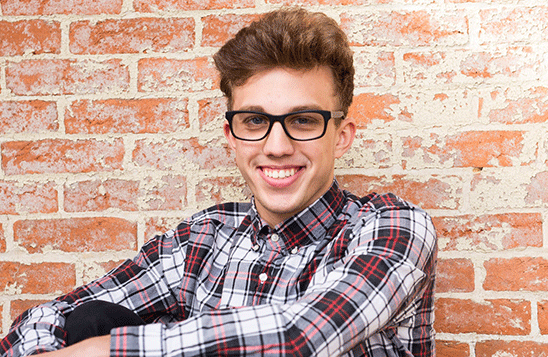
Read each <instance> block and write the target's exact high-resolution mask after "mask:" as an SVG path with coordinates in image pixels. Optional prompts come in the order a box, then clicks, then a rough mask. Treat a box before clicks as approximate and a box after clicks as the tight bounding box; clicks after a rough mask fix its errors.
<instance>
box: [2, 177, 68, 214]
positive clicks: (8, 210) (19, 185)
mask: <svg viewBox="0 0 548 357" xmlns="http://www.w3.org/2000/svg"><path fill="white" fill-rule="evenodd" d="M57 210H58V200H57V189H56V185H55V183H54V182H43V183H37V182H31V181H28V180H27V181H24V182H19V181H0V214H12V215H16V214H25V213H53V212H57Z"/></svg>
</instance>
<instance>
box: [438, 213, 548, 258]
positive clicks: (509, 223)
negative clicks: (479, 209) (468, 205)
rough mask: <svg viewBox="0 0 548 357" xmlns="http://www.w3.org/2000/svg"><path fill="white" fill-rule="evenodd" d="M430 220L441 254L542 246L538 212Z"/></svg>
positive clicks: (540, 222) (540, 218)
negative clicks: (444, 252) (436, 234)
mask: <svg viewBox="0 0 548 357" xmlns="http://www.w3.org/2000/svg"><path fill="white" fill-rule="evenodd" d="M433 221H434V226H435V227H436V232H437V233H438V237H439V239H440V250H442V251H454V250H463V251H467V250H477V251H506V250H509V249H516V248H526V247H542V240H543V237H542V216H541V215H540V214H539V213H510V212H509V213H504V214H502V213H501V214H487V215H482V216H473V215H462V216H457V217H433Z"/></svg>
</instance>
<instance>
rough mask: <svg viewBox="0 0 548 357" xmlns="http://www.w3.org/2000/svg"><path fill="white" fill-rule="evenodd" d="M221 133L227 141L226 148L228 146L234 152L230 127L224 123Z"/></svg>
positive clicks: (234, 140) (233, 141)
mask: <svg viewBox="0 0 548 357" xmlns="http://www.w3.org/2000/svg"><path fill="white" fill-rule="evenodd" d="M223 132H224V134H225V138H226V140H227V141H228V146H230V148H231V149H232V150H236V139H235V138H234V136H232V133H231V132H230V125H229V124H228V122H227V121H225V123H224V125H223Z"/></svg>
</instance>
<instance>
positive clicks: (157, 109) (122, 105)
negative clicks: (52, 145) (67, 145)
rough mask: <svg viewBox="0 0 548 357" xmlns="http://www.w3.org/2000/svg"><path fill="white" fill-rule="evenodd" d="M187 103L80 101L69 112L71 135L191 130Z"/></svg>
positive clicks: (170, 101) (115, 100) (73, 104)
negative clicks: (189, 128)
mask: <svg viewBox="0 0 548 357" xmlns="http://www.w3.org/2000/svg"><path fill="white" fill-rule="evenodd" d="M187 104H188V101H187V100H178V99H171V98H161V99H139V100H122V99H110V100H97V101H90V100H80V101H76V102H74V103H72V104H71V106H70V107H69V108H67V110H66V112H65V127H66V131H67V133H69V134H77V133H86V134H107V133H135V134H143V133H173V132H176V131H180V130H181V129H183V128H188V127H189V121H188V110H187Z"/></svg>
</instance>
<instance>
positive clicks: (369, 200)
mask: <svg viewBox="0 0 548 357" xmlns="http://www.w3.org/2000/svg"><path fill="white" fill-rule="evenodd" d="M436 253H437V241H436V235H435V232H434V227H433V225H432V222H431V220H430V217H429V216H428V215H427V214H426V213H425V212H424V211H423V210H421V209H419V208H417V207H415V206H413V205H412V204H409V203H407V202H405V201H403V200H401V199H399V198H398V197H396V196H394V195H392V194H385V195H378V194H375V193H372V194H370V195H368V196H366V197H363V198H361V199H360V198H358V197H356V196H354V195H352V194H350V193H349V192H347V191H344V190H341V189H340V188H339V186H338V184H337V182H336V181H334V182H333V185H332V186H331V188H330V189H329V190H328V191H327V192H326V193H325V194H324V195H323V196H322V197H321V198H320V199H318V200H317V201H316V202H315V203H314V204H313V205H311V206H310V207H308V208H307V209H305V210H304V211H302V212H301V213H299V214H298V215H296V216H295V217H292V218H290V219H288V220H286V221H285V222H282V223H281V224H279V225H278V226H276V227H274V228H270V227H269V226H268V225H267V224H266V223H265V222H264V221H263V220H261V218H260V217H259V216H258V214H257V211H256V209H255V207H254V202H253V200H252V201H251V202H250V203H228V204H222V205H217V206H214V207H211V208H209V209H206V210H204V211H202V212H200V213H197V214H195V215H194V216H192V217H190V218H189V219H187V220H185V221H183V222H182V223H180V224H179V225H178V226H177V228H176V229H174V230H171V231H169V232H167V233H165V234H163V235H159V236H156V237H154V238H153V239H151V240H150V241H148V242H147V243H146V244H145V245H144V246H143V247H142V249H141V250H140V252H139V254H138V255H137V256H136V257H135V258H134V259H133V260H128V261H126V262H124V263H123V264H121V265H120V266H119V267H117V268H115V269H113V270H112V271H111V272H109V273H108V274H107V275H105V276H104V277H102V278H100V279H98V280H96V281H93V282H91V283H89V284H87V285H84V286H82V287H80V288H77V289H76V290H74V291H72V292H70V293H69V294H67V295H65V296H62V297H60V298H58V299H56V300H54V301H52V302H49V303H46V304H43V305H40V306H38V307H35V308H32V309H30V310H28V311H26V312H25V313H23V314H22V315H21V316H20V317H19V318H17V319H16V321H15V322H14V323H13V325H12V328H11V329H10V331H9V333H8V334H7V336H6V337H5V338H4V339H3V340H2V342H1V343H0V355H1V356H10V357H11V356H28V355H32V354H38V353H41V352H45V351H51V350H56V349H59V348H62V347H63V346H64V345H65V342H64V341H65V336H66V333H65V331H64V330H63V326H64V322H65V316H66V315H67V314H69V313H70V312H71V311H72V310H73V309H74V308H75V306H77V305H79V304H81V303H83V302H86V301H89V300H104V301H110V302H114V303H118V304H121V305H123V306H125V307H128V308H129V309H131V310H133V311H135V312H136V313H137V314H138V315H140V316H141V317H142V318H143V319H144V320H145V321H146V322H147V325H143V326H131V327H121V328H115V329H113V330H112V331H111V352H110V355H111V356H126V357H145V356H146V357H152V356H154V357H156V356H158V357H160V356H163V357H167V356H329V357H333V356H369V357H381V356H389V357H392V356H393V357H395V356H415V357H419V356H420V357H430V356H434V355H435V352H434V350H435V347H434V330H433V326H432V325H433V289H434V272H435V264H436Z"/></svg>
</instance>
